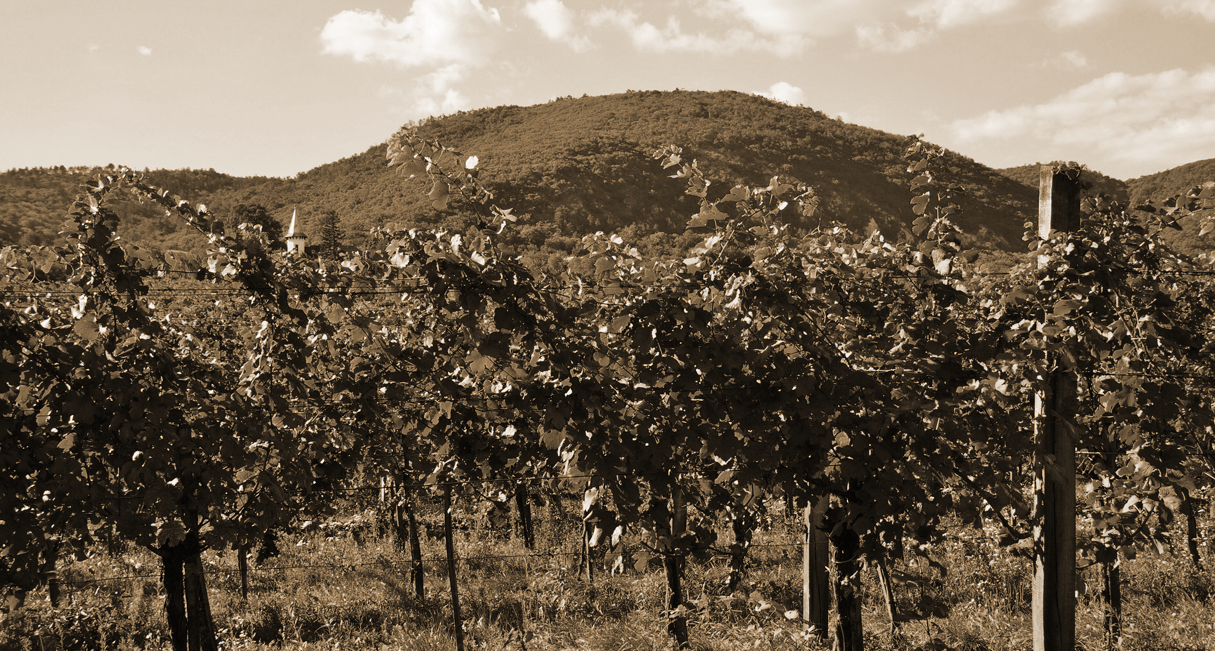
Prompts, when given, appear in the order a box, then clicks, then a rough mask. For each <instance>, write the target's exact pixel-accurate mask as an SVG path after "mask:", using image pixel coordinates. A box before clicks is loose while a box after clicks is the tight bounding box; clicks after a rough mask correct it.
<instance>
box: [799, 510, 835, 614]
mask: <svg viewBox="0 0 1215 651" xmlns="http://www.w3.org/2000/svg"><path fill="white" fill-rule="evenodd" d="M827 506H828V499H827V498H826V497H820V498H818V499H817V500H816V499H814V498H811V499H810V500H809V501H808V502H807V504H806V509H805V511H804V523H805V527H806V528H805V542H804V549H803V554H802V617H803V618H804V619H805V620H806V622H807V623H808V624H809V625H811V626H813V627H814V630H815V632H816V633H817V634H818V636H819V637H820V638H826V637H827V630H828V628H827V627H828V625H829V623H830V610H831V595H830V594H828V592H827V591H828V589H829V585H828V576H827V566H828V564H829V563H830V562H831V559H830V553H831V549H830V547H829V546H828V544H827V533H826V532H825V531H823V530H822V529H820V527H821V526H822V524H823V515H824V514H825V513H826V512H827Z"/></svg>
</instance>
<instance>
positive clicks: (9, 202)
mask: <svg viewBox="0 0 1215 651" xmlns="http://www.w3.org/2000/svg"><path fill="white" fill-rule="evenodd" d="M113 170H114V165H108V166H106V167H87V166H79V167H64V166H62V165H60V166H58V167H50V168H33V169H28V168H27V169H14V170H8V171H6V172H3V173H0V246H6V245H10V244H14V245H49V244H54V243H55V242H56V240H57V238H58V233H59V230H60V227H61V226H62V224H63V222H64V221H65V220H66V219H67V213H68V209H69V208H70V207H71V205H72V202H73V201H74V200H75V198H76V196H77V195H79V194H81V193H82V189H83V186H84V184H85V183H86V182H88V181H91V180H92V179H93V178H94V177H95V176H97V175H98V174H105V173H107V172H112V171H113ZM144 173H145V178H147V180H148V182H149V183H151V184H153V185H155V186H157V187H162V188H168V189H170V190H171V191H172V192H173V193H174V194H177V195H180V196H182V197H186V198H189V199H191V200H193V201H199V202H204V203H205V202H206V201H208V200H210V199H211V197H213V196H216V195H221V194H224V193H230V192H231V191H234V190H238V189H241V188H245V187H249V186H257V185H263V184H265V183H266V181H268V179H267V178H266V177H262V176H255V177H243V178H242V177H235V176H229V175H227V174H221V173H219V172H216V171H215V170H213V169H211V170H189V169H187V170H152V171H145V172H144ZM114 207H115V209H116V211H117V212H118V213H119V214H120V215H121V216H122V217H123V219H124V222H123V224H122V229H123V237H124V238H127V239H129V240H131V241H134V242H137V243H144V242H146V243H148V244H149V245H150V246H151V247H152V248H157V249H181V248H197V247H199V246H202V245H203V244H204V242H203V240H202V238H201V237H200V236H198V235H196V234H193V233H189V232H187V231H185V230H184V229H180V225H179V224H176V223H172V222H169V221H166V220H165V218H164V211H163V210H160V209H159V208H155V207H153V206H151V205H140V204H138V203H136V202H133V201H124V200H118V201H116V202H115V204H114Z"/></svg>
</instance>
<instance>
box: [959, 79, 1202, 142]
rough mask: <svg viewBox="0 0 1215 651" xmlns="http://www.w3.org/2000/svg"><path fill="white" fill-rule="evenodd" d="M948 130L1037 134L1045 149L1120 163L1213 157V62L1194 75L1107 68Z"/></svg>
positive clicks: (970, 135) (973, 135) (977, 136)
mask: <svg viewBox="0 0 1215 651" xmlns="http://www.w3.org/2000/svg"><path fill="white" fill-rule="evenodd" d="M953 130H954V133H955V134H956V135H957V136H958V138H960V139H962V140H964V141H970V142H973V141H978V140H997V139H1012V138H1016V139H1029V140H1039V141H1043V142H1044V145H1046V146H1047V147H1053V148H1057V149H1062V150H1065V151H1073V150H1085V149H1088V150H1090V151H1095V152H1097V153H1099V154H1101V155H1103V156H1108V157H1109V158H1110V159H1112V160H1116V161H1121V162H1135V163H1149V162H1150V163H1154V164H1160V165H1168V166H1174V165H1181V164H1184V163H1188V162H1191V161H1193V160H1199V159H1202V158H1209V157H1210V156H1211V148H1210V143H1212V142H1215V66H1208V67H1206V68H1204V69H1202V70H1201V71H1199V72H1196V73H1193V74H1191V73H1189V72H1187V71H1185V70H1169V71H1166V72H1159V73H1151V74H1143V75H1128V74H1125V73H1111V74H1108V75H1105V76H1104V77H1100V78H1098V79H1095V80H1093V81H1091V82H1089V83H1087V84H1084V85H1083V86H1079V87H1077V88H1075V89H1073V90H1071V91H1068V92H1067V93H1064V94H1062V95H1060V96H1058V97H1056V98H1054V99H1052V100H1050V101H1049V102H1045V103H1042V104H1037V105H1032V106H1031V105H1024V106H1018V107H1016V108H1012V109H1008V110H1005V111H991V112H989V113H987V114H986V115H983V116H981V117H977V118H972V119H968V120H959V121H957V122H955V123H954V124H953ZM1068 157H1070V156H1061V157H1060V158H1068Z"/></svg>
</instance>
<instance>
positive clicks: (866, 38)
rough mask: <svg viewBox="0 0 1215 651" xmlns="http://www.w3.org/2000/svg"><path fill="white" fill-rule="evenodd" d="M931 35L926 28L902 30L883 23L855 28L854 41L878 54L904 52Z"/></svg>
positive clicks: (896, 26)
mask: <svg viewBox="0 0 1215 651" xmlns="http://www.w3.org/2000/svg"><path fill="white" fill-rule="evenodd" d="M933 33H934V32H933V31H932V30H931V29H927V28H922V27H921V28H917V29H903V28H901V27H899V26H898V25H895V24H894V23H885V24H880V25H861V26H860V27H857V28H856V39H857V41H859V42H860V44H861V45H863V46H865V47H867V48H869V49H871V50H876V51H878V52H906V51H907V50H911V49H914V48H916V47H918V46H919V45H920V44H921V43H923V42H924V41H927V40H928V39H930V38H932V36H933Z"/></svg>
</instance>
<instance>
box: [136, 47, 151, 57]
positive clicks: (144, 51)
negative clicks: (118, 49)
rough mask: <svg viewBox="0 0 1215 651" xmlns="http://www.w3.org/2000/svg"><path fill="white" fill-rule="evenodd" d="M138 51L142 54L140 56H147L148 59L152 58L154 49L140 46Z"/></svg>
mask: <svg viewBox="0 0 1215 651" xmlns="http://www.w3.org/2000/svg"><path fill="white" fill-rule="evenodd" d="M136 49H137V50H138V51H139V53H140V54H142V55H143V56H146V57H150V56H152V48H150V47H145V46H143V45H140V46H139V47H138V48H136Z"/></svg>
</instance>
